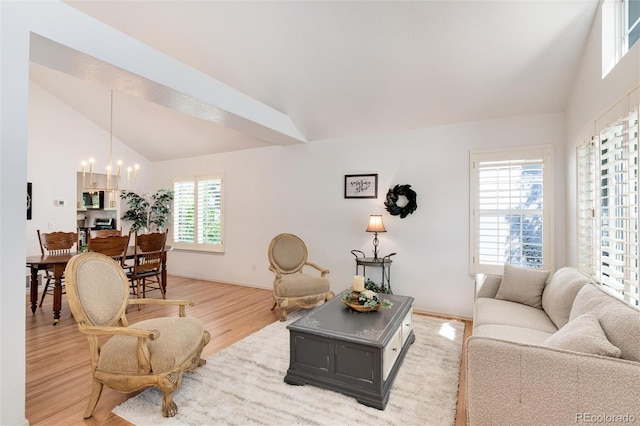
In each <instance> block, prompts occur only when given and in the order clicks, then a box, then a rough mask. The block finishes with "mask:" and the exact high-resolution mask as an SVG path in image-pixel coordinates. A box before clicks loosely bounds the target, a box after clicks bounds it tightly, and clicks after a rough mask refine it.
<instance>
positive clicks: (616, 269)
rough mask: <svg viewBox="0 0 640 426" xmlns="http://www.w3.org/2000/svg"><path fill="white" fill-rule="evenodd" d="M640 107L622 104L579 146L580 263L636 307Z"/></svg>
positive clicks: (639, 290)
mask: <svg viewBox="0 0 640 426" xmlns="http://www.w3.org/2000/svg"><path fill="white" fill-rule="evenodd" d="M636 96H637V94H636ZM629 100H631V97H630V98H629ZM639 109H640V108H639V106H638V104H637V103H633V102H629V104H627V103H626V100H625V101H623V102H621V103H619V104H618V105H616V106H615V107H614V108H612V109H611V110H610V111H609V112H608V113H607V114H605V116H603V117H601V118H600V119H599V120H598V121H596V125H595V131H594V133H595V136H594V137H593V138H591V140H590V141H588V142H587V143H582V144H579V145H578V146H577V147H576V158H577V165H576V174H577V179H576V185H577V190H576V205H577V206H578V208H577V212H576V213H577V215H578V221H577V232H576V233H577V237H578V239H577V242H576V249H577V250H576V254H577V256H578V258H577V265H578V268H579V269H580V270H581V271H582V272H583V273H585V274H587V275H589V276H590V277H591V278H592V279H593V280H594V281H596V282H598V283H600V284H601V285H603V286H604V287H607V288H608V289H610V290H611V291H612V292H613V293H615V294H617V295H618V296H620V298H622V299H623V300H625V301H626V302H627V303H629V304H631V305H636V306H638V305H640V282H639V281H640V265H639V264H638V250H639V249H640V241H638V226H639V219H640V218H639V217H638V211H639V210H640V199H639V197H638V195H639V193H638V189H639V187H640V180H639V176H638V174H639V173H638V167H640V165H639V164H638V162H639V160H640V153H639V152H638V143H639V141H638V116H639ZM634 119H635V123H634V124H631V125H630V123H631V122H632V121H633V120H634ZM633 132H635V135H632V136H630V135H631V134H632V133H633ZM605 143H606V144H609V143H613V145H606V146H605V145H604V144H605ZM617 143H620V146H617ZM612 147H613V148H615V150H614V149H611V148H612ZM603 170H604V173H603ZM619 176H623V177H624V179H623V180H620V179H619ZM590 210H591V212H590ZM620 224H624V226H622V227H621V226H619V225H620ZM614 234H615V237H614V236H612V235H614ZM624 235H628V238H624V237H621V236H624ZM614 255H615V256H614ZM634 263H635V264H634ZM620 268H621V269H622V270H620Z"/></svg>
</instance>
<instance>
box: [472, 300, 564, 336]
mask: <svg viewBox="0 0 640 426" xmlns="http://www.w3.org/2000/svg"><path fill="white" fill-rule="evenodd" d="M485 324H501V325H512V326H514V327H522V328H529V329H532V330H538V331H542V332H545V333H549V334H552V333H555V332H556V331H558V327H556V326H555V324H554V323H553V321H551V320H550V319H549V317H548V316H547V314H545V313H544V311H543V310H542V309H536V308H532V307H531V306H529V305H523V304H521V303H515V302H509V301H507V300H497V299H489V298H486V297H481V298H478V299H477V300H476V303H475V306H474V314H473V329H474V332H475V329H476V327H477V326H480V325H485Z"/></svg>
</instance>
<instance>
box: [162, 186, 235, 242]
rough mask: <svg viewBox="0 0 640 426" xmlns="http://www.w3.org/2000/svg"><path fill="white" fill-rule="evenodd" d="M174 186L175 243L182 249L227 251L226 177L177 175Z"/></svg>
mask: <svg viewBox="0 0 640 426" xmlns="http://www.w3.org/2000/svg"><path fill="white" fill-rule="evenodd" d="M173 190H174V200H173V205H174V209H173V211H174V213H173V215H174V220H173V226H174V228H173V241H172V245H173V246H174V247H175V248H179V249H180V248H181V249H188V250H199V251H213V252H223V251H224V244H223V242H224V239H223V221H222V177H220V176H206V177H197V178H189V179H177V180H176V181H174V184H173Z"/></svg>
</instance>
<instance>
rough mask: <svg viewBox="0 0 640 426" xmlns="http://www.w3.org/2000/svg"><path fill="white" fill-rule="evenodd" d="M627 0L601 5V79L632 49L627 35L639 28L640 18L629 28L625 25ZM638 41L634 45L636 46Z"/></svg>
mask: <svg viewBox="0 0 640 426" xmlns="http://www.w3.org/2000/svg"><path fill="white" fill-rule="evenodd" d="M628 13H629V0H605V1H603V2H602V5H601V17H602V21H601V41H602V78H603V79H604V78H605V77H606V76H607V74H609V72H610V71H611V70H612V69H613V68H615V66H616V65H617V64H618V62H620V60H621V59H622V58H623V57H624V55H626V54H627V52H628V51H629V50H630V49H631V48H632V47H633V45H632V46H629V34H630V33H631V32H632V31H633V30H634V29H635V28H637V27H638V26H640V17H639V18H638V19H637V20H636V21H635V22H634V23H633V24H632V25H631V27H629V25H628V24H627V21H628ZM638 42H640V40H638V41H636V42H635V43H634V45H635V44H637V43H638Z"/></svg>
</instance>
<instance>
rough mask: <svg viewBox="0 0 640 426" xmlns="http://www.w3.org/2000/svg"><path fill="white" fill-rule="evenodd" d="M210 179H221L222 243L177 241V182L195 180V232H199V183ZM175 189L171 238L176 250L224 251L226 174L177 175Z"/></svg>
mask: <svg viewBox="0 0 640 426" xmlns="http://www.w3.org/2000/svg"><path fill="white" fill-rule="evenodd" d="M209 180H219V181H220V244H203V243H198V242H184V241H176V240H175V231H176V227H177V224H178V221H177V214H178V206H177V205H176V203H177V201H178V200H177V192H176V184H177V183H181V182H183V183H184V182H193V183H194V186H195V194H194V197H195V202H194V205H195V206H196V208H195V211H194V215H195V216H194V222H195V223H194V233H195V235H196V239H197V234H198V210H199V209H198V207H197V206H198V203H197V199H198V183H199V182H202V181H209ZM172 186H173V190H174V201H173V203H174V205H173V221H172V228H171V230H170V234H169V237H170V238H169V239H170V242H171V246H172V247H173V248H174V249H176V250H183V251H197V252H207V253H220V254H222V253H224V204H225V203H224V176H223V175H222V174H219V173H218V174H216V173H213V174H207V175H198V176H186V177H177V178H174V179H173V182H172Z"/></svg>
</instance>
